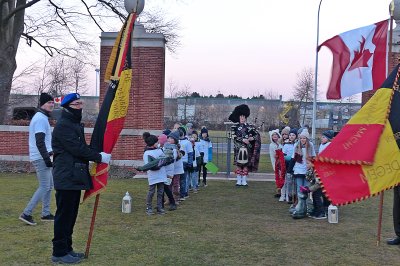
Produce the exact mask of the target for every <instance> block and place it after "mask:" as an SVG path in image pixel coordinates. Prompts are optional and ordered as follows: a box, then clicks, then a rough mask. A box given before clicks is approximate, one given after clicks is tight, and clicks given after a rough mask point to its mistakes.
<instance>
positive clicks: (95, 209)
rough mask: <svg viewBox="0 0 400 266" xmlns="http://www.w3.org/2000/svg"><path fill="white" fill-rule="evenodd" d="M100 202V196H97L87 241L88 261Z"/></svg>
mask: <svg viewBox="0 0 400 266" xmlns="http://www.w3.org/2000/svg"><path fill="white" fill-rule="evenodd" d="M99 200H100V194H97V195H96V200H95V202H94V207H93V214H92V221H91V222H90V229H89V235H88V239H87V242H86V251H85V258H86V259H87V258H88V257H89V251H90V244H91V243H92V237H93V230H94V223H95V221H96V213H97V206H99Z"/></svg>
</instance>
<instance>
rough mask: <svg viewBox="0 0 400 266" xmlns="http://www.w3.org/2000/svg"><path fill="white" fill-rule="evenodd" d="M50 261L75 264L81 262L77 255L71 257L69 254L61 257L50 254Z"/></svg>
mask: <svg viewBox="0 0 400 266" xmlns="http://www.w3.org/2000/svg"><path fill="white" fill-rule="evenodd" d="M51 261H52V262H53V263H61V264H77V263H79V262H81V259H80V258H78V257H73V256H71V255H70V254H67V255H65V256H62V257H56V256H52V257H51Z"/></svg>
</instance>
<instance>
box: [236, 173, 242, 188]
mask: <svg viewBox="0 0 400 266" xmlns="http://www.w3.org/2000/svg"><path fill="white" fill-rule="evenodd" d="M236 179H237V181H236V186H237V187H238V186H241V185H242V176H241V175H237V176H236Z"/></svg>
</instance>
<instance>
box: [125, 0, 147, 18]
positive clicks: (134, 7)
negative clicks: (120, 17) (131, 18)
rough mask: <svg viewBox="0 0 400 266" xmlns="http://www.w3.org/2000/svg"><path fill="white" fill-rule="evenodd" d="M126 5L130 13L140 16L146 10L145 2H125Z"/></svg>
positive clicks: (135, 0)
mask: <svg viewBox="0 0 400 266" xmlns="http://www.w3.org/2000/svg"><path fill="white" fill-rule="evenodd" d="M124 5H125V9H126V11H128V13H136V14H137V15H139V14H140V13H141V12H142V11H143V9H144V0H125V1H124Z"/></svg>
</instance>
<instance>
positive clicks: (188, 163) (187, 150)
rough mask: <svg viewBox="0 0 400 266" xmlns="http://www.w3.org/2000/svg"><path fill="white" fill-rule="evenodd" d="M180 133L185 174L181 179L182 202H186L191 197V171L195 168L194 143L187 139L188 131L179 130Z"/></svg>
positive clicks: (181, 128)
mask: <svg viewBox="0 0 400 266" xmlns="http://www.w3.org/2000/svg"><path fill="white" fill-rule="evenodd" d="M178 132H179V145H181V150H182V151H183V153H182V154H183V155H182V159H181V160H182V162H183V170H184V171H183V174H181V178H180V183H179V185H180V200H185V199H186V198H188V197H189V181H190V176H189V170H190V169H191V168H192V167H193V148H192V143H190V141H189V140H188V139H187V137H186V129H185V128H184V127H179V128H178Z"/></svg>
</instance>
